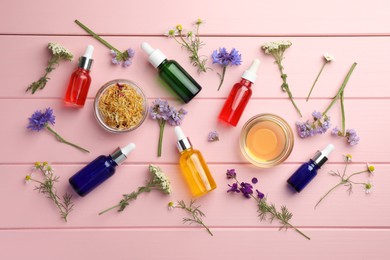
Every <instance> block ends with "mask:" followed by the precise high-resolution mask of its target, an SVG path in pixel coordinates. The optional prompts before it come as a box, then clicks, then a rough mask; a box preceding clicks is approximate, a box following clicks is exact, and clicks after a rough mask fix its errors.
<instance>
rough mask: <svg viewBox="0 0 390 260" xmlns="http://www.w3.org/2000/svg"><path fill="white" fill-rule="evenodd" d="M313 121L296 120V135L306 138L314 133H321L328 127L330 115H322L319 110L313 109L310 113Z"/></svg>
mask: <svg viewBox="0 0 390 260" xmlns="http://www.w3.org/2000/svg"><path fill="white" fill-rule="evenodd" d="M312 116H313V121H312V122H309V120H307V121H306V122H296V123H295V125H296V127H297V131H298V135H299V137H301V138H307V137H311V136H314V135H316V134H323V133H325V132H326V131H328V129H329V128H330V126H331V124H330V117H328V116H327V115H324V116H323V115H322V114H321V113H320V112H317V111H314V112H313V113H312Z"/></svg>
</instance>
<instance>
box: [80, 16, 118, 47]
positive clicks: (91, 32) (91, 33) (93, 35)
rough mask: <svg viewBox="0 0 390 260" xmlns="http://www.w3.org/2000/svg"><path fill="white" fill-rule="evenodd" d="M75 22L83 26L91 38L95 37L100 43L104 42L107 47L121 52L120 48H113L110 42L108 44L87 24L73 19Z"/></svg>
mask: <svg viewBox="0 0 390 260" xmlns="http://www.w3.org/2000/svg"><path fill="white" fill-rule="evenodd" d="M74 22H75V23H76V24H78V25H79V26H80V27H81V28H83V29H84V30H85V31H86V32H87V33H89V34H90V35H91V36H92V37H93V38H95V39H96V40H98V41H99V42H101V43H102V44H104V45H105V46H106V47H107V48H109V49H110V50H114V51H116V52H117V53H122V52H121V51H120V50H118V49H117V48H115V47H114V46H112V45H111V44H109V43H108V42H107V41H105V40H103V39H102V38H101V37H100V36H99V35H97V34H96V33H94V32H93V31H92V30H91V29H89V28H88V27H87V26H85V25H84V24H82V23H81V22H80V21H79V20H75V21H74Z"/></svg>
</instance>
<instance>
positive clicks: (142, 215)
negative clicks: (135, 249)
mask: <svg viewBox="0 0 390 260" xmlns="http://www.w3.org/2000/svg"><path fill="white" fill-rule="evenodd" d="M41 158H43V157H41ZM158 165H159V166H161V168H162V169H163V170H164V172H165V173H166V175H167V176H168V177H169V178H170V180H171V184H172V190H173V192H172V194H171V195H170V196H166V195H163V194H162V193H159V192H151V193H147V194H142V195H140V196H139V198H138V199H137V200H136V201H132V202H130V205H129V206H128V208H127V209H126V210H125V211H124V212H122V213H118V212H115V211H112V212H108V213H106V214H105V215H102V216H98V213H99V212H101V211H103V210H104V209H106V208H109V207H110V206H113V205H115V204H116V203H118V202H119V200H120V199H121V196H122V194H125V193H130V192H132V191H133V190H136V189H137V187H139V186H142V185H143V184H145V182H146V180H147V179H148V177H149V173H148V165H141V164H137V165H123V166H121V167H119V168H118V169H117V172H116V174H115V175H114V176H113V177H111V178H110V179H109V180H107V181H106V182H105V183H104V184H102V185H101V186H100V187H98V188H97V189H96V190H94V191H92V192H91V193H90V194H88V195H87V196H85V197H79V196H78V195H77V194H76V193H75V192H74V191H73V190H72V188H71V187H70V185H69V184H68V179H69V177H71V176H72V175H73V174H74V173H76V172H77V171H78V170H79V169H80V168H81V167H82V166H83V165H82V164H81V165H54V169H55V172H56V174H57V175H58V176H60V182H59V184H58V186H57V187H58V188H57V190H58V192H59V194H61V195H62V194H63V193H65V192H69V193H71V194H72V195H73V196H74V203H75V207H74V211H73V212H71V214H70V215H69V218H68V223H65V222H64V221H63V220H62V219H61V218H60V216H59V214H58V212H57V209H56V207H55V206H54V205H53V204H52V202H51V201H49V200H48V199H46V198H44V196H43V195H41V194H38V193H37V192H36V191H34V190H33V187H34V184H33V183H30V184H28V185H27V184H25V183H24V177H25V176H26V175H27V174H29V173H30V171H31V165H9V166H5V165H2V166H0V174H1V177H2V180H3V181H2V182H1V183H0V196H1V197H2V198H3V199H2V207H3V209H4V210H3V211H2V214H1V215H0V229H26V228H27V229H30V228H33V229H36V228H61V229H70V228H93V227H101V228H103V227H106V228H133V227H165V228H166V227H183V225H182V223H181V220H182V218H183V217H185V216H186V214H185V213H184V212H182V211H181V210H179V209H177V210H174V211H169V210H168V207H167V205H168V202H169V201H177V200H181V199H183V200H185V201H186V202H189V200H190V198H191V195H190V193H189V190H188V188H187V186H186V183H185V181H184V179H183V177H182V175H181V173H180V170H179V167H178V165H166V164H158ZM375 166H376V173H375V176H373V177H371V178H369V175H368V173H364V174H361V175H359V176H357V177H356V178H354V179H353V180H354V181H355V182H367V181H368V180H369V181H370V182H372V183H373V185H374V191H373V193H372V194H370V195H366V194H365V192H364V189H363V187H362V186H361V185H356V186H355V187H354V193H353V194H352V195H348V193H347V192H346V188H345V187H340V188H339V189H337V190H335V191H334V192H333V193H332V194H330V195H329V197H328V198H326V199H325V200H324V201H323V202H322V204H320V205H319V206H318V207H317V209H316V210H315V209H314V205H315V204H316V203H317V202H318V200H319V199H320V198H321V197H322V196H323V195H324V194H325V193H326V192H327V191H328V190H329V189H330V188H332V187H333V186H334V185H336V184H337V182H338V179H337V178H336V177H332V176H330V175H328V174H327V173H328V172H329V171H331V170H339V171H343V169H344V166H343V165H341V164H332V163H328V164H326V165H324V167H323V169H321V171H320V172H319V175H318V176H317V177H316V178H315V179H314V180H313V181H312V182H311V183H310V184H309V185H308V186H307V187H306V188H305V189H304V190H303V191H302V192H301V193H299V194H294V193H293V192H292V191H291V189H289V187H288V186H287V184H286V180H287V179H288V178H289V177H290V176H291V174H292V173H293V172H294V171H295V170H296V169H297V168H298V167H299V164H284V165H280V166H278V167H275V168H271V169H268V170H265V169H258V168H255V167H251V166H249V165H232V164H222V165H220V164H218V165H215V164H210V165H209V167H210V170H211V172H212V173H213V176H214V178H215V181H216V182H217V185H218V188H217V189H216V190H215V191H213V192H211V193H210V194H207V195H206V196H204V197H201V198H199V199H198V201H197V203H198V204H199V205H201V210H203V211H204V212H205V213H206V218H205V219H204V221H205V223H207V224H208V225H209V226H210V227H212V228H222V227H246V228H252V229H258V228H260V227H262V228H270V227H277V226H278V224H277V223H274V224H272V225H271V224H269V223H268V222H260V221H259V218H258V217H257V208H256V203H255V202H254V201H252V200H248V199H246V198H244V197H242V195H240V194H237V195H235V194H228V193H226V191H227V190H228V188H229V187H228V184H231V183H232V181H229V180H227V179H226V175H225V173H226V170H227V169H230V168H235V169H236V171H237V173H238V178H239V180H240V181H243V182H250V180H251V179H252V178H253V177H257V178H258V180H259V183H258V184H257V185H255V188H257V189H259V190H261V191H262V192H264V193H265V194H267V196H268V199H269V201H270V202H273V203H275V204H276V206H278V207H280V206H282V205H286V206H287V207H288V208H289V209H290V211H291V212H292V213H293V214H294V217H293V219H292V223H293V224H295V225H296V226H299V227H308V228H310V227H328V228H333V227H339V228H340V227H343V228H344V227H353V228H355V227H369V228H374V227H375V228H390V212H389V211H388V210H386V207H385V206H384V205H386V204H387V201H388V198H389V196H390V191H389V189H388V187H389V185H390V175H389V174H386V173H387V172H389V170H390V164H378V165H375ZM366 167H367V166H366V165H365V164H353V165H351V166H350V167H349V168H348V171H347V173H350V174H351V173H353V172H357V171H362V170H364V169H365V168H366ZM34 177H35V178H38V179H39V175H34Z"/></svg>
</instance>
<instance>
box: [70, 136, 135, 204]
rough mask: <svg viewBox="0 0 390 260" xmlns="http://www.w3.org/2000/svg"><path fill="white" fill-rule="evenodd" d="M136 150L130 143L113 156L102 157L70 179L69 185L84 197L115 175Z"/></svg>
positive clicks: (118, 149)
mask: <svg viewBox="0 0 390 260" xmlns="http://www.w3.org/2000/svg"><path fill="white" fill-rule="evenodd" d="M134 149H135V144H133V143H129V144H128V145H126V146H125V147H123V148H119V147H118V148H117V149H116V150H115V151H114V152H113V153H112V154H110V155H108V156H105V155H100V156H99V157H97V158H96V159H95V160H93V161H92V162H90V163H89V164H87V165H86V166H85V167H84V168H82V169H81V170H79V171H78V172H77V173H76V174H75V175H73V176H72V177H70V179H69V183H70V185H71V186H72V187H73V189H74V190H75V191H76V192H77V194H79V195H80V196H82V197H84V196H85V195H87V194H88V193H90V192H91V191H92V190H94V189H95V188H96V187H97V186H99V185H100V184H102V183H103V182H104V181H105V180H107V179H108V178H110V177H111V176H112V175H114V173H115V168H116V167H117V166H118V165H120V164H121V163H122V162H123V161H124V160H126V159H127V156H128V154H129V153H130V152H131V151H133V150H134Z"/></svg>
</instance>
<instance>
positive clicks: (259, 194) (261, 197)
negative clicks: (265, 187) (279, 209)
mask: <svg viewBox="0 0 390 260" xmlns="http://www.w3.org/2000/svg"><path fill="white" fill-rule="evenodd" d="M256 192H257V197H258V198H259V199H260V200H261V199H263V198H264V193H262V192H260V191H259V190H256Z"/></svg>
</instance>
